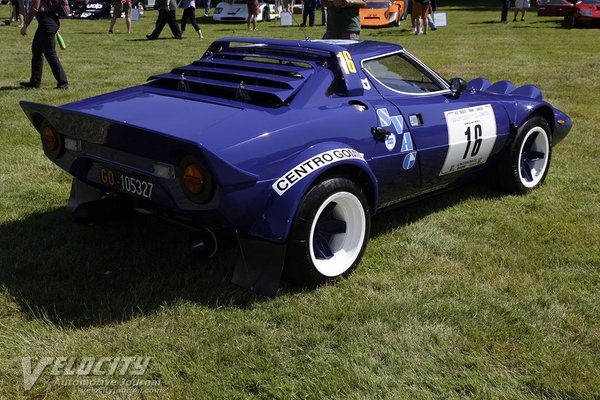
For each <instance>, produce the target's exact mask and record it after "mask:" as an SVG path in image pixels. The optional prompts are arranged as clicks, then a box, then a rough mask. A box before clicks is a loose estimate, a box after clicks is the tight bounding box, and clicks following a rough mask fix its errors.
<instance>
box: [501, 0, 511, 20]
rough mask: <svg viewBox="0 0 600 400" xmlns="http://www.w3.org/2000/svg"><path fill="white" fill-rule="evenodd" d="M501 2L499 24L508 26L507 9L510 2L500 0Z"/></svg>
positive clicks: (508, 0)
mask: <svg viewBox="0 0 600 400" xmlns="http://www.w3.org/2000/svg"><path fill="white" fill-rule="evenodd" d="M501 1H502V13H501V14H500V22H502V23H503V24H508V9H509V7H510V0H501Z"/></svg>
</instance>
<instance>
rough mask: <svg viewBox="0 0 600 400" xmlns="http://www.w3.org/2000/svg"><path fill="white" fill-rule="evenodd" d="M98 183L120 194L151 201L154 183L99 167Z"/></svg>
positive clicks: (126, 173) (136, 176)
mask: <svg viewBox="0 0 600 400" xmlns="http://www.w3.org/2000/svg"><path fill="white" fill-rule="evenodd" d="M100 183H102V184H103V185H105V186H108V187H111V188H113V189H117V190H119V191H121V192H125V193H129V194H132V195H134V196H137V197H141V198H142V199H146V200H152V189H154V183H152V181H151V180H150V179H147V178H144V177H142V176H138V175H135V174H130V173H128V172H123V171H119V170H117V169H113V168H108V167H100Z"/></svg>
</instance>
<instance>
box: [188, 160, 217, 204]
mask: <svg viewBox="0 0 600 400" xmlns="http://www.w3.org/2000/svg"><path fill="white" fill-rule="evenodd" d="M180 175H181V186H182V187H183V191H184V193H185V195H186V196H187V198H188V199H190V200H192V201H193V202H195V203H199V204H202V203H206V202H207V201H208V200H209V199H210V198H211V196H212V192H213V185H212V177H211V175H210V173H209V172H208V170H207V169H206V168H204V167H203V166H202V164H200V163H199V162H198V161H197V160H196V159H195V158H193V157H191V156H188V157H185V158H184V159H183V161H182V162H181V164H180Z"/></svg>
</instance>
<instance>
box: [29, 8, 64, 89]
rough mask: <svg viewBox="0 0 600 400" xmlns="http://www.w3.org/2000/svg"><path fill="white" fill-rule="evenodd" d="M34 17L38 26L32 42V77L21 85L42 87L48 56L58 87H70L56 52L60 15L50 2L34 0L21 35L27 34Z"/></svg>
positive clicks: (30, 87)
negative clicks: (51, 7) (51, 6)
mask: <svg viewBox="0 0 600 400" xmlns="http://www.w3.org/2000/svg"><path fill="white" fill-rule="evenodd" d="M33 18H36V19H37V21H38V28H37V30H36V31H35V36H34V37H33V42H32V43H31V52H32V57H31V78H30V79H29V82H21V86H22V87H24V88H27V89H36V88H39V87H40V84H41V82H42V70H43V68H44V57H46V60H47V61H48V64H50V69H51V70H52V74H53V75H54V79H56V88H57V89H68V88H69V82H68V81H67V75H66V74H65V70H64V69H63V67H62V65H61V63H60V60H59V59H58V54H56V32H58V31H59V30H60V21H59V19H58V15H57V14H56V13H55V12H54V11H52V10H50V7H49V6H48V4H46V2H44V1H43V0H33V1H32V2H31V8H30V9H29V13H28V14H27V17H26V18H25V21H24V22H23V26H22V27H21V35H23V36H25V35H27V27H28V26H29V24H31V22H32V21H33Z"/></svg>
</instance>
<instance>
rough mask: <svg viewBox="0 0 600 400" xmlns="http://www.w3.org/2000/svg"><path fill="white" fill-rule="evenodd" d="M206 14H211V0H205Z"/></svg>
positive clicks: (207, 15) (206, 15)
mask: <svg viewBox="0 0 600 400" xmlns="http://www.w3.org/2000/svg"><path fill="white" fill-rule="evenodd" d="M194 5H196V3H195V1H194ZM204 16H205V17H209V16H210V0H204Z"/></svg>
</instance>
